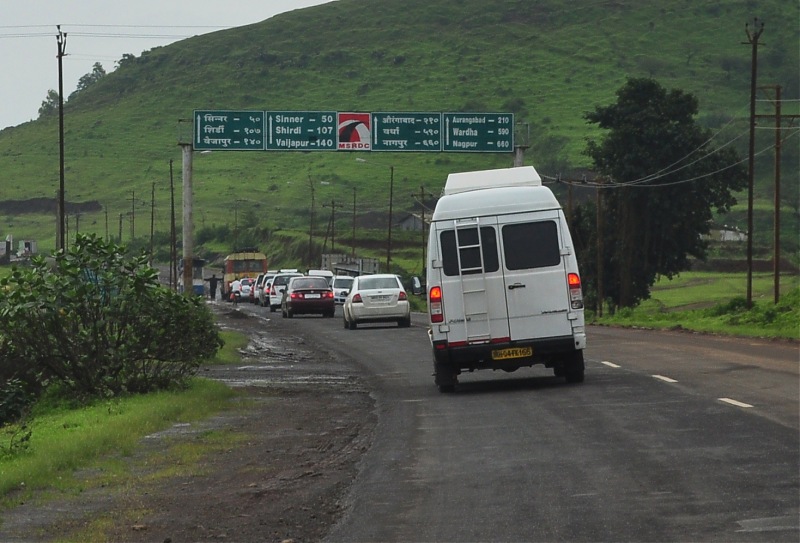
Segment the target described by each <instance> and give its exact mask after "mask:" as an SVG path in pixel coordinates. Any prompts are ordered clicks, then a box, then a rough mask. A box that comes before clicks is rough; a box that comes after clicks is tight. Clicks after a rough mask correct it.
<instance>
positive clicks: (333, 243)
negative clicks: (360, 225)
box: [322, 200, 342, 253]
mask: <svg viewBox="0 0 800 543" xmlns="http://www.w3.org/2000/svg"><path fill="white" fill-rule="evenodd" d="M322 207H330V208H331V217H330V219H329V220H328V227H329V229H330V233H331V253H335V252H336V208H337V207H342V206H341V204H340V205H338V206H337V205H336V200H331V203H330V206H329V205H328V204H322ZM327 241H328V236H327V234H326V235H325V243H323V247H324V246H325V244H327Z"/></svg>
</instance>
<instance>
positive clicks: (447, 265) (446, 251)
mask: <svg viewBox="0 0 800 543" xmlns="http://www.w3.org/2000/svg"><path fill="white" fill-rule="evenodd" d="M441 247H442V264H443V266H442V271H444V274H445V275H448V276H455V275H469V274H474V273H481V272H484V273H488V272H495V271H497V270H498V269H500V262H499V259H498V256H497V235H496V234H495V230H494V228H493V227H491V226H482V227H481V236H480V243H478V229H477V228H459V229H458V243H456V230H445V231H444V232H442V235H441ZM481 249H483V251H481ZM481 256H483V258H482V259H481Z"/></svg>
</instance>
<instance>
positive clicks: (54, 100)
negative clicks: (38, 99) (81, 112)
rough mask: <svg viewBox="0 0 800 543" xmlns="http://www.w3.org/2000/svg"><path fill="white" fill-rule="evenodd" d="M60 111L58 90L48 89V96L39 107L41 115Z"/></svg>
mask: <svg viewBox="0 0 800 543" xmlns="http://www.w3.org/2000/svg"><path fill="white" fill-rule="evenodd" d="M56 113H58V92H57V91H54V90H53V89H50V90H49V91H47V98H45V99H44V100H43V101H42V105H41V107H40V108H39V117H47V116H48V115H55V114H56Z"/></svg>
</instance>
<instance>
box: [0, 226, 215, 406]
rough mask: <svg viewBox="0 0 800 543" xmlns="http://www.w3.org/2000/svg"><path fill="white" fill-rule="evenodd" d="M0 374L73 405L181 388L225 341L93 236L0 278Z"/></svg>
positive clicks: (149, 274)
mask: <svg viewBox="0 0 800 543" xmlns="http://www.w3.org/2000/svg"><path fill="white" fill-rule="evenodd" d="M0 292H3V293H4V295H3V296H0V341H1V342H2V343H3V344H4V347H6V348H4V349H3V351H2V352H0V365H2V366H4V367H15V368H18V370H19V372H24V373H25V374H27V375H30V374H31V371H33V372H34V374H35V375H36V376H38V377H37V378H38V379H39V380H40V383H44V382H47V381H48V380H49V381H52V382H55V383H58V384H59V385H60V388H62V389H63V390H65V391H66V392H67V393H69V394H73V395H76V396H78V397H84V398H92V397H110V396H115V395H119V394H124V393H144V392H150V391H153V390H158V389H163V388H169V387H176V386H183V385H185V383H186V380H187V378H188V377H189V376H191V375H193V374H194V373H195V371H196V370H197V368H198V367H199V365H200V363H201V362H202V360H203V359H206V358H210V357H213V356H214V355H215V354H216V352H217V350H218V349H219V347H220V346H221V345H222V340H221V338H220V336H219V333H218V330H217V329H216V327H215V326H214V323H213V319H212V316H211V313H210V312H209V310H208V309H207V308H206V307H205V305H204V304H203V302H202V300H200V299H199V298H197V297H194V296H192V297H184V296H181V295H179V294H177V293H175V292H172V291H171V290H168V289H166V288H165V287H163V286H161V285H160V284H159V283H158V272H157V271H156V270H154V269H153V268H151V267H150V266H149V265H148V263H147V257H146V255H141V256H138V257H131V256H129V255H128V254H127V253H126V250H125V249H124V248H123V247H121V246H118V245H114V244H113V243H107V242H104V241H103V240H102V239H100V238H98V237H97V236H95V235H90V236H87V235H78V237H77V240H76V243H75V244H74V245H73V246H72V247H70V249H69V250H68V251H67V252H59V253H56V255H55V256H54V257H53V258H52V259H51V261H49V262H48V261H47V260H45V259H44V258H41V257H38V258H35V259H34V260H33V266H32V267H31V268H30V269H24V270H21V269H18V268H14V269H13V270H12V272H11V274H10V275H9V276H8V277H5V278H3V279H0Z"/></svg>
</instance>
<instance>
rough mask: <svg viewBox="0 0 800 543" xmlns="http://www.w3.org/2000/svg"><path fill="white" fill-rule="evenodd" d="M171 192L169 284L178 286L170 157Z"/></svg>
mask: <svg viewBox="0 0 800 543" xmlns="http://www.w3.org/2000/svg"><path fill="white" fill-rule="evenodd" d="M169 194H170V227H169V286H170V287H171V288H173V289H177V287H178V244H177V240H176V233H175V183H174V179H173V173H172V159H169Z"/></svg>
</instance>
